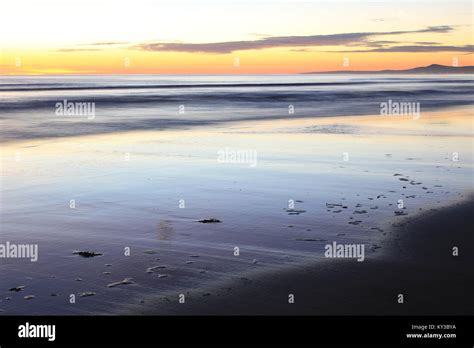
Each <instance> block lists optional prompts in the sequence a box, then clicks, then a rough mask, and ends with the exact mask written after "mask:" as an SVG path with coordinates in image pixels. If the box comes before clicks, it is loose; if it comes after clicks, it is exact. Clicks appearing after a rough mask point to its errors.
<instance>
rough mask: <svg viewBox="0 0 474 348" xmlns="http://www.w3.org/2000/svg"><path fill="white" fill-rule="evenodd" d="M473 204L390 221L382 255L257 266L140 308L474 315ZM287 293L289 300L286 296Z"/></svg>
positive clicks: (174, 311)
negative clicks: (237, 278) (222, 282)
mask: <svg viewBox="0 0 474 348" xmlns="http://www.w3.org/2000/svg"><path fill="white" fill-rule="evenodd" d="M473 212H474V197H470V199H469V200H465V201H463V202H460V203H458V204H455V205H452V206H450V207H445V208H442V209H433V210H431V211H429V212H425V213H422V214H419V215H418V216H415V217H412V218H409V219H407V220H406V221H405V222H403V224H402V225H400V226H397V227H392V229H393V232H394V238H393V241H392V242H393V243H392V245H390V246H388V247H387V250H386V252H387V254H386V257H384V258H379V259H370V260H367V261H366V262H361V263H358V262H356V261H354V260H331V261H328V262H318V263H314V264H310V265H304V266H298V267H293V268H290V269H287V270H285V271H281V270H280V271H278V272H269V273H267V274H259V275H258V276H254V277H252V280H251V281H250V280H249V281H247V282H240V283H233V284H227V286H229V287H228V288H225V286H222V287H220V288H219V290H218V291H217V292H213V293H212V296H211V294H209V293H206V292H204V291H193V292H192V294H190V295H189V301H188V303H186V304H181V305H176V304H175V305H173V306H170V305H169V304H166V303H164V302H163V301H157V300H155V301H151V302H150V303H149V307H148V308H147V310H144V311H141V312H140V314H168V315H171V314H176V315H254V314H255V313H259V314H261V315H473V314H474V297H473V296H472V294H473V293H474V274H473V272H472V265H473V264H474V235H473V233H472V226H473V223H474V217H473V215H472V213H473ZM454 246H457V247H458V248H459V254H458V255H457V256H453V252H452V248H453V247H454ZM232 287H233V288H232ZM206 294H208V295H207V296H206ZM289 294H293V295H294V300H295V301H294V303H291V304H290V303H289V302H288V298H289V297H288V296H289ZM399 294H403V296H404V301H403V303H399V301H398V300H399V298H398V296H399ZM130 313H134V309H133V308H129V314H130ZM135 314H136V313H135Z"/></svg>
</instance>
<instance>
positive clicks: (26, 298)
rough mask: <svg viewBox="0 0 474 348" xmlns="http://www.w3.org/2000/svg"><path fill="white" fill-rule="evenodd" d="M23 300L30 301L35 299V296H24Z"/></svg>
mask: <svg viewBox="0 0 474 348" xmlns="http://www.w3.org/2000/svg"><path fill="white" fill-rule="evenodd" d="M23 298H24V299H25V300H32V299H34V298H35V295H26V296H25V297H23Z"/></svg>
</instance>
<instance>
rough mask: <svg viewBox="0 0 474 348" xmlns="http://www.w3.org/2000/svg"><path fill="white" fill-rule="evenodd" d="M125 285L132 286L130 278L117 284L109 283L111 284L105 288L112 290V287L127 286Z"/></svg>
mask: <svg viewBox="0 0 474 348" xmlns="http://www.w3.org/2000/svg"><path fill="white" fill-rule="evenodd" d="M127 284H133V282H132V278H125V279H124V280H121V281H119V282H115V283H111V284H109V285H107V287H109V288H114V287H116V286H119V285H127Z"/></svg>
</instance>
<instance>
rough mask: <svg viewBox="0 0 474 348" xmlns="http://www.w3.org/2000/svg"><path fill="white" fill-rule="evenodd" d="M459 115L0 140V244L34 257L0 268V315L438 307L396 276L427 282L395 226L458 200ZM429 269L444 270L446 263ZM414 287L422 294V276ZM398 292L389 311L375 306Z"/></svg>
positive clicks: (462, 187)
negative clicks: (358, 250)
mask: <svg viewBox="0 0 474 348" xmlns="http://www.w3.org/2000/svg"><path fill="white" fill-rule="evenodd" d="M471 117H472V116H471V111H470V110H466V109H451V110H449V111H442V112H433V113H424V114H423V115H422V117H421V118H420V119H419V120H413V119H412V118H410V117H400V118H396V117H395V118H394V117H382V118H381V117H380V116H357V117H330V118H314V119H294V120H281V121H271V122H269V121H266V122H264V121H259V122H248V123H236V124H233V125H226V126H225V127H214V128H209V127H202V128H193V129H189V130H176V131H161V132H156V131H150V132H128V133H117V134H113V135H94V136H81V137H71V138H56V139H43V140H32V141H26V142H12V143H7V144H4V145H3V146H2V161H1V163H2V194H1V209H0V211H1V221H2V241H3V240H5V241H10V242H12V243H13V242H14V243H36V244H38V248H39V258H38V261H37V262H30V261H29V260H24V259H3V260H2V262H1V263H0V271H1V272H2V279H1V280H0V284H1V287H0V301H1V302H0V309H1V311H0V314H1V315H11V314H79V315H81V314H115V313H119V314H120V313H136V314H140V313H144V314H148V313H150V314H213V313H226V314H231V313H236V314H237V313H251V314H266V313H276V312H278V311H281V313H294V314H322V313H325V314H340V313H342V312H344V311H349V312H344V313H351V314H364V313H374V311H377V314H390V313H393V312H395V311H397V310H403V311H405V310H409V308H412V310H413V312H416V311H417V310H418V309H420V310H422V309H423V308H425V309H426V307H427V306H426V305H420V306H419V307H418V306H417V305H416V303H419V302H420V301H421V302H423V301H425V302H426V303H433V302H430V301H434V300H433V299H437V298H438V297H437V296H436V295H435V296H434V297H427V299H426V300H423V298H421V296H418V295H417V294H420V292H421V291H422V290H420V289H425V287H424V286H423V287H422V286H421V285H420V286H418V285H419V282H425V280H424V279H423V278H420V280H419V281H418V280H417V279H418V278H416V277H415V276H414V273H410V271H411V270H412V269H414V266H413V264H414V265H419V267H420V268H419V269H420V271H423V272H427V273H428V274H430V272H431V271H430V270H429V267H431V266H426V268H423V267H425V264H424V263H423V262H419V261H416V262H415V261H413V262H411V261H410V260H411V258H413V257H414V255H415V254H413V252H410V251H409V250H410V246H411V244H410V243H409V242H407V243H408V246H407V247H405V246H403V243H405V240H406V241H410V239H409V238H407V239H403V238H401V236H402V235H403V233H402V232H400V229H403V226H408V225H404V221H405V220H406V219H407V218H412V217H415V216H418V215H419V214H420V213H423V212H425V211H430V210H431V209H440V208H441V207H448V206H450V205H453V204H456V203H458V202H460V201H462V200H463V199H465V198H466V197H468V196H469V195H470V193H472V163H473V161H472V159H473V153H472V121H471ZM226 148H227V149H237V150H251V151H255V152H256V153H257V160H258V161H257V165H256V166H252V165H251V163H220V162H219V161H218V153H219V151H222V150H223V149H226ZM454 152H457V153H458V154H459V159H457V160H453V153H454ZM346 154H347V156H346ZM400 200H403V207H402V208H400V207H399V206H398V204H399V201H400ZM72 201H73V202H74V207H73V208H72V207H71V202H72ZM290 201H291V202H292V204H290ZM182 203H184V204H182ZM212 219H218V220H219V221H220V222H213V220H212ZM200 221H206V223H203V222H200ZM456 221H465V219H463V218H462V219H461V220H456ZM451 223H453V221H451ZM468 226H472V223H471V225H468ZM422 230H424V229H422ZM446 231H447V232H449V235H452V233H454V235H457V233H462V231H463V228H462V226H461V225H460V226H459V231H458V229H456V231H454V232H452V231H451V229H449V228H448V229H446ZM447 232H446V233H445V235H448V234H447ZM407 235H408V236H410V235H411V234H407ZM438 235H440V236H441V235H442V233H441V232H440V233H438ZM460 236H461V235H460ZM398 238H400V239H398ZM463 238H464V237H463ZM333 241H336V242H338V243H358V244H364V245H365V260H364V262H357V261H355V260H353V259H351V260H340V259H327V258H325V257H324V247H325V245H326V244H328V243H331V242H333ZM419 241H422V239H421V238H418V239H416V243H420V242H419ZM395 242H396V243H395ZM399 242H400V246H401V247H402V249H401V251H399V250H398V248H397V247H396V245H398V243H399ZM394 243H395V244H394ZM426 243H428V246H433V247H435V246H436V245H441V244H439V243H438V244H437V243H434V244H431V243H432V242H431V239H430V238H428V237H426ZM236 247H238V248H239V251H240V253H239V255H235V248H236ZM460 250H461V255H460V256H459V259H456V260H462V257H463V254H462V249H460ZM86 251H89V252H95V253H98V254H97V255H94V254H91V255H89V254H88V253H84V252H86ZM405 251H406V252H405ZM81 252H82V253H81ZM431 259H433V258H431ZM428 260H429V259H428ZM431 263H432V262H431V261H430V262H429V264H430V265H431ZM439 267H440V269H443V267H447V268H446V273H449V274H450V275H455V274H457V273H456V272H454V270H453V269H452V267H451V266H449V263H448V264H447V265H444V264H442V265H440V266H439ZM449 267H451V268H449ZM403 269H406V270H407V271H406V272H407V273H406V274H405V272H402V271H401V270H403ZM460 269H461V271H460V272H462V271H463V270H465V268H463V267H460ZM410 274H411V276H410ZM316 276H317V277H316ZM319 277H322V278H321V279H326V280H324V281H323V282H328V284H326V283H321V280H320V278H319ZM371 277H372V278H375V279H373V280H372V282H370V279H371ZM384 277H385V278H387V279H384ZM463 277H464V275H463V274H461V276H460V278H459V279H462V278H463ZM308 278H310V279H308ZM312 278H314V282H312V280H311V279H312ZM392 279H393V280H394V281H393V282H389V280H392ZM430 279H431V280H430ZM456 279H457V278H456ZM456 279H453V280H452V281H453V284H454V285H453V287H451V286H450V285H449V286H448V285H445V284H446V280H443V281H441V282H439V283H440V284H442V286H441V289H443V291H445V292H446V294H447V295H446V296H448V297H449V296H451V295H449V294H452V292H451V291H456V289H458V290H459V291H458V292H457V293H458V294H461V295H459V296H458V297H459V299H460V300H461V299H463V298H464V295H463V293H461V292H460V291H461V290H460V288H459V286H457V285H456V284H458V283H456V282H457V280H456ZM395 280H396V281H395ZM426 282H427V284H428V285H427V287H426V288H428V289H430V288H437V287H436V286H435V283H436V279H435V278H433V277H431V278H429V279H427V280H426ZM320 283H321V284H320ZM290 284H291V285H292V289H289V288H288V285H290ZM369 284H370V286H369ZM394 284H399V285H400V286H399V288H400V289H402V290H396V289H394V286H393V285H394ZM423 284H424V283H423ZM330 285H333V286H330ZM12 289H13V290H12ZM15 289H18V291H17V290H15ZM259 289H261V290H259ZM346 289H347V290H346ZM404 289H405V290H404ZM452 289H454V290H452ZM403 290H404V291H405V292H407V295H406V301H405V304H404V305H401V306H395V307H390V303H392V302H391V301H394V296H396V295H394V291H395V293H396V291H400V292H402V291H403ZM289 291H293V292H294V294H295V304H293V305H291V307H288V306H287V305H288V304H287V297H288V293H289ZM318 291H319V292H318ZM347 291H350V293H353V294H358V293H359V294H365V295H366V296H365V297H363V298H361V297H360V296H357V297H348V296H347ZM315 293H316V294H320V295H318V299H315V298H314V295H313V294H315ZM71 294H74V295H75V296H76V302H75V303H70V301H69V299H70V296H71ZM180 294H185V297H186V302H185V303H186V304H185V305H182V304H179V302H178V301H179V295H180ZM262 294H266V296H265V297H264V298H262ZM32 296H33V297H32ZM282 296H283V299H282ZM331 296H332V297H331ZM379 296H380V297H381V298H379ZM413 296H415V297H417V296H418V297H419V298H418V297H417V300H416V302H413V300H412V298H413ZM216 298H219V299H220V298H222V299H223V300H222V302H219V301H220V300H219V301H218V300H216ZM325 298H327V299H328V301H327V302H324V303H322V302H321V301H322V299H325ZM375 298H377V300H376V301H375V300H374V299H375ZM430 298H431V300H430ZM329 299H332V300H330V301H329ZM282 300H283V304H281V302H280V301H282ZM213 301H217V302H213ZM285 301H286V302H285ZM335 302H339V303H340V305H338V304H337V303H335ZM214 303H215V304H214ZM344 303H349V304H351V305H350V306H348V305H342V304H344ZM395 303H396V302H394V305H395ZM208 304H209V305H208ZM402 306H403V307H402ZM410 306H413V307H410ZM450 306H451V305H450ZM438 307H439V308H440V309H439V310H440V312H441V313H440V312H438V311H437V308H438ZM206 308H207V309H206ZM450 308H451V307H450ZM445 309H446V310H447V308H444V307H442V305H439V306H437V307H436V308H435V309H433V313H436V314H442V313H444V312H443V311H444V310H445ZM239 311H240V312H239ZM465 311H466V309H463V310H462V311H461V310H460V311H457V310H453V313H456V314H459V313H465Z"/></svg>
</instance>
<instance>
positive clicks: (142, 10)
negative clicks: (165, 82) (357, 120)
mask: <svg viewBox="0 0 474 348" xmlns="http://www.w3.org/2000/svg"><path fill="white" fill-rule="evenodd" d="M0 30H1V32H2V35H1V36H0V47H1V57H0V74H2V75H41V74H44V75H48V74H292V73H302V72H310V71H332V70H382V69H407V68H413V67H417V66H426V65H430V64H443V65H450V66H452V65H456V64H457V65H459V66H466V65H474V56H473V52H474V31H473V30H474V29H473V2H472V1H436V0H434V1H433V0H431V1H418V2H417V1H400V2H393V1H374V0H372V1H338V0H333V1H330V2H323V1H302V2H296V1H295V2H289V1H262V0H261V1H258V0H254V1H225V0H221V1H182V0H181V1H180V0H175V1H152V0H127V1H123V0H115V1H112V0H95V1H94V0H83V1H76V0H71V1H68V0H62V1H60V0H54V1H52V0H49V1H47V0H27V1H26V0H2V5H1V14H0Z"/></svg>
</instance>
